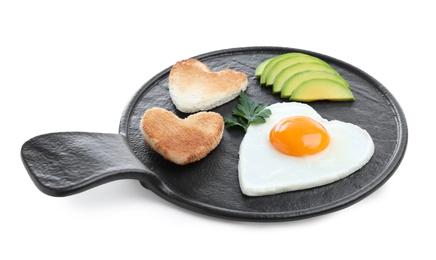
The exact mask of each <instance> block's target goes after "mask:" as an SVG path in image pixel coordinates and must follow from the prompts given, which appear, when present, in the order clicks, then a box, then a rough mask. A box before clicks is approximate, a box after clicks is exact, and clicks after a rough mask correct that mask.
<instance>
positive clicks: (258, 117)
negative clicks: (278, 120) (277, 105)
mask: <svg viewBox="0 0 436 260" xmlns="http://www.w3.org/2000/svg"><path fill="white" fill-rule="evenodd" d="M265 107H266V105H261V104H259V103H257V102H256V101H254V100H251V99H250V98H248V96H247V94H245V93H244V92H243V91H241V93H240V94H239V104H238V105H237V106H236V108H235V109H233V111H232V115H233V117H230V118H229V117H225V118H224V122H225V124H226V127H231V126H240V127H242V128H244V131H245V132H247V129H248V127H249V126H250V124H253V123H255V124H263V123H265V122H266V118H268V117H269V116H270V115H271V110H269V109H265Z"/></svg>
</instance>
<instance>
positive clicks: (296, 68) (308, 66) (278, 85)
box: [273, 62, 339, 94]
mask: <svg viewBox="0 0 436 260" xmlns="http://www.w3.org/2000/svg"><path fill="white" fill-rule="evenodd" d="M306 70H324V71H330V72H332V73H335V74H337V75H339V73H338V72H337V71H336V70H335V69H333V68H332V67H330V66H329V65H326V64H322V63H316V62H300V63H297V64H294V65H292V66H289V67H287V68H286V69H284V70H282V71H281V72H280V73H279V74H278V75H277V77H276V79H275V80H274V84H273V93H274V94H277V93H280V92H281V90H282V87H283V85H284V84H285V82H286V81H287V80H288V79H289V78H291V77H292V76H294V75H295V74H297V73H299V72H302V71H306Z"/></svg>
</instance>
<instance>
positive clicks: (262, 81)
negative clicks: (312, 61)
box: [260, 52, 298, 85]
mask: <svg viewBox="0 0 436 260" xmlns="http://www.w3.org/2000/svg"><path fill="white" fill-rule="evenodd" d="M295 55H298V53H297V52H290V53H285V54H282V55H278V56H275V57H274V58H272V60H270V61H269V62H268V63H267V64H266V66H265V68H264V69H263V71H262V75H261V76H260V84H261V85H265V83H266V78H267V76H268V73H269V71H270V69H271V68H272V67H273V66H274V65H275V64H276V63H277V62H279V61H281V60H282V59H286V58H287V57H290V56H295Z"/></svg>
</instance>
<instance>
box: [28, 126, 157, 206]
mask: <svg viewBox="0 0 436 260" xmlns="http://www.w3.org/2000/svg"><path fill="white" fill-rule="evenodd" d="M21 158H22V161H23V163H24V165H25V167H26V169H27V171H28V173H29V175H30V177H31V179H32V180H33V182H34V183H35V185H36V186H37V187H38V188H39V189H40V190H41V191H42V192H44V193H46V194H48V195H51V196H56V197H60V196H68V195H72V194H76V193H79V192H82V191H85V190H88V189H90V188H93V187H95V186H98V185H101V184H104V183H107V182H110V181H114V180H119V179H136V180H139V181H141V184H143V185H144V186H150V187H154V188H155V187H156V186H158V184H156V182H160V181H159V178H158V177H157V176H156V174H154V173H153V172H152V171H150V170H149V169H147V167H146V166H145V165H144V164H143V163H142V162H141V161H140V160H139V159H138V158H137V157H136V156H135V155H134V153H133V151H132V150H131V148H130V146H129V144H128V142H127V138H126V137H125V136H124V135H121V134H103V133H88V132H59V133H49V134H45V135H40V136H36V137H34V138H32V139H30V140H28V141H27V142H26V143H24V144H23V146H22V148H21ZM151 183H152V184H151ZM148 184H150V185H148Z"/></svg>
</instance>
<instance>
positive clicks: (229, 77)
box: [169, 59, 248, 113]
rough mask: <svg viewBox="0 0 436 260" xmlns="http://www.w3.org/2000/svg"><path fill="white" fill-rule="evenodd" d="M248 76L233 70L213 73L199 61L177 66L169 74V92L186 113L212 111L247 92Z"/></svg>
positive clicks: (188, 61) (178, 107) (193, 60)
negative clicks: (242, 92)
mask: <svg viewBox="0 0 436 260" xmlns="http://www.w3.org/2000/svg"><path fill="white" fill-rule="evenodd" d="M247 84H248V80H247V75H245V73H242V72H238V71H235V70H231V69H225V70H221V71H219V72H212V71H211V70H210V69H209V67H208V66H207V65H206V64H204V63H202V62H200V61H199V60H196V59H188V60H182V61H179V62H177V63H176V64H175V65H174V66H173V67H172V68H171V71H170V75H169V91H170V95H171V99H172V101H173V103H174V105H175V106H176V108H177V109H178V110H180V111H182V112H185V113H193V112H198V111H204V110H209V109H212V108H214V107H217V106H220V105H222V104H224V103H227V102H229V101H230V100H233V99H234V98H236V97H237V96H238V95H239V93H240V92H241V90H242V91H244V90H245V89H246V88H247Z"/></svg>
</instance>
